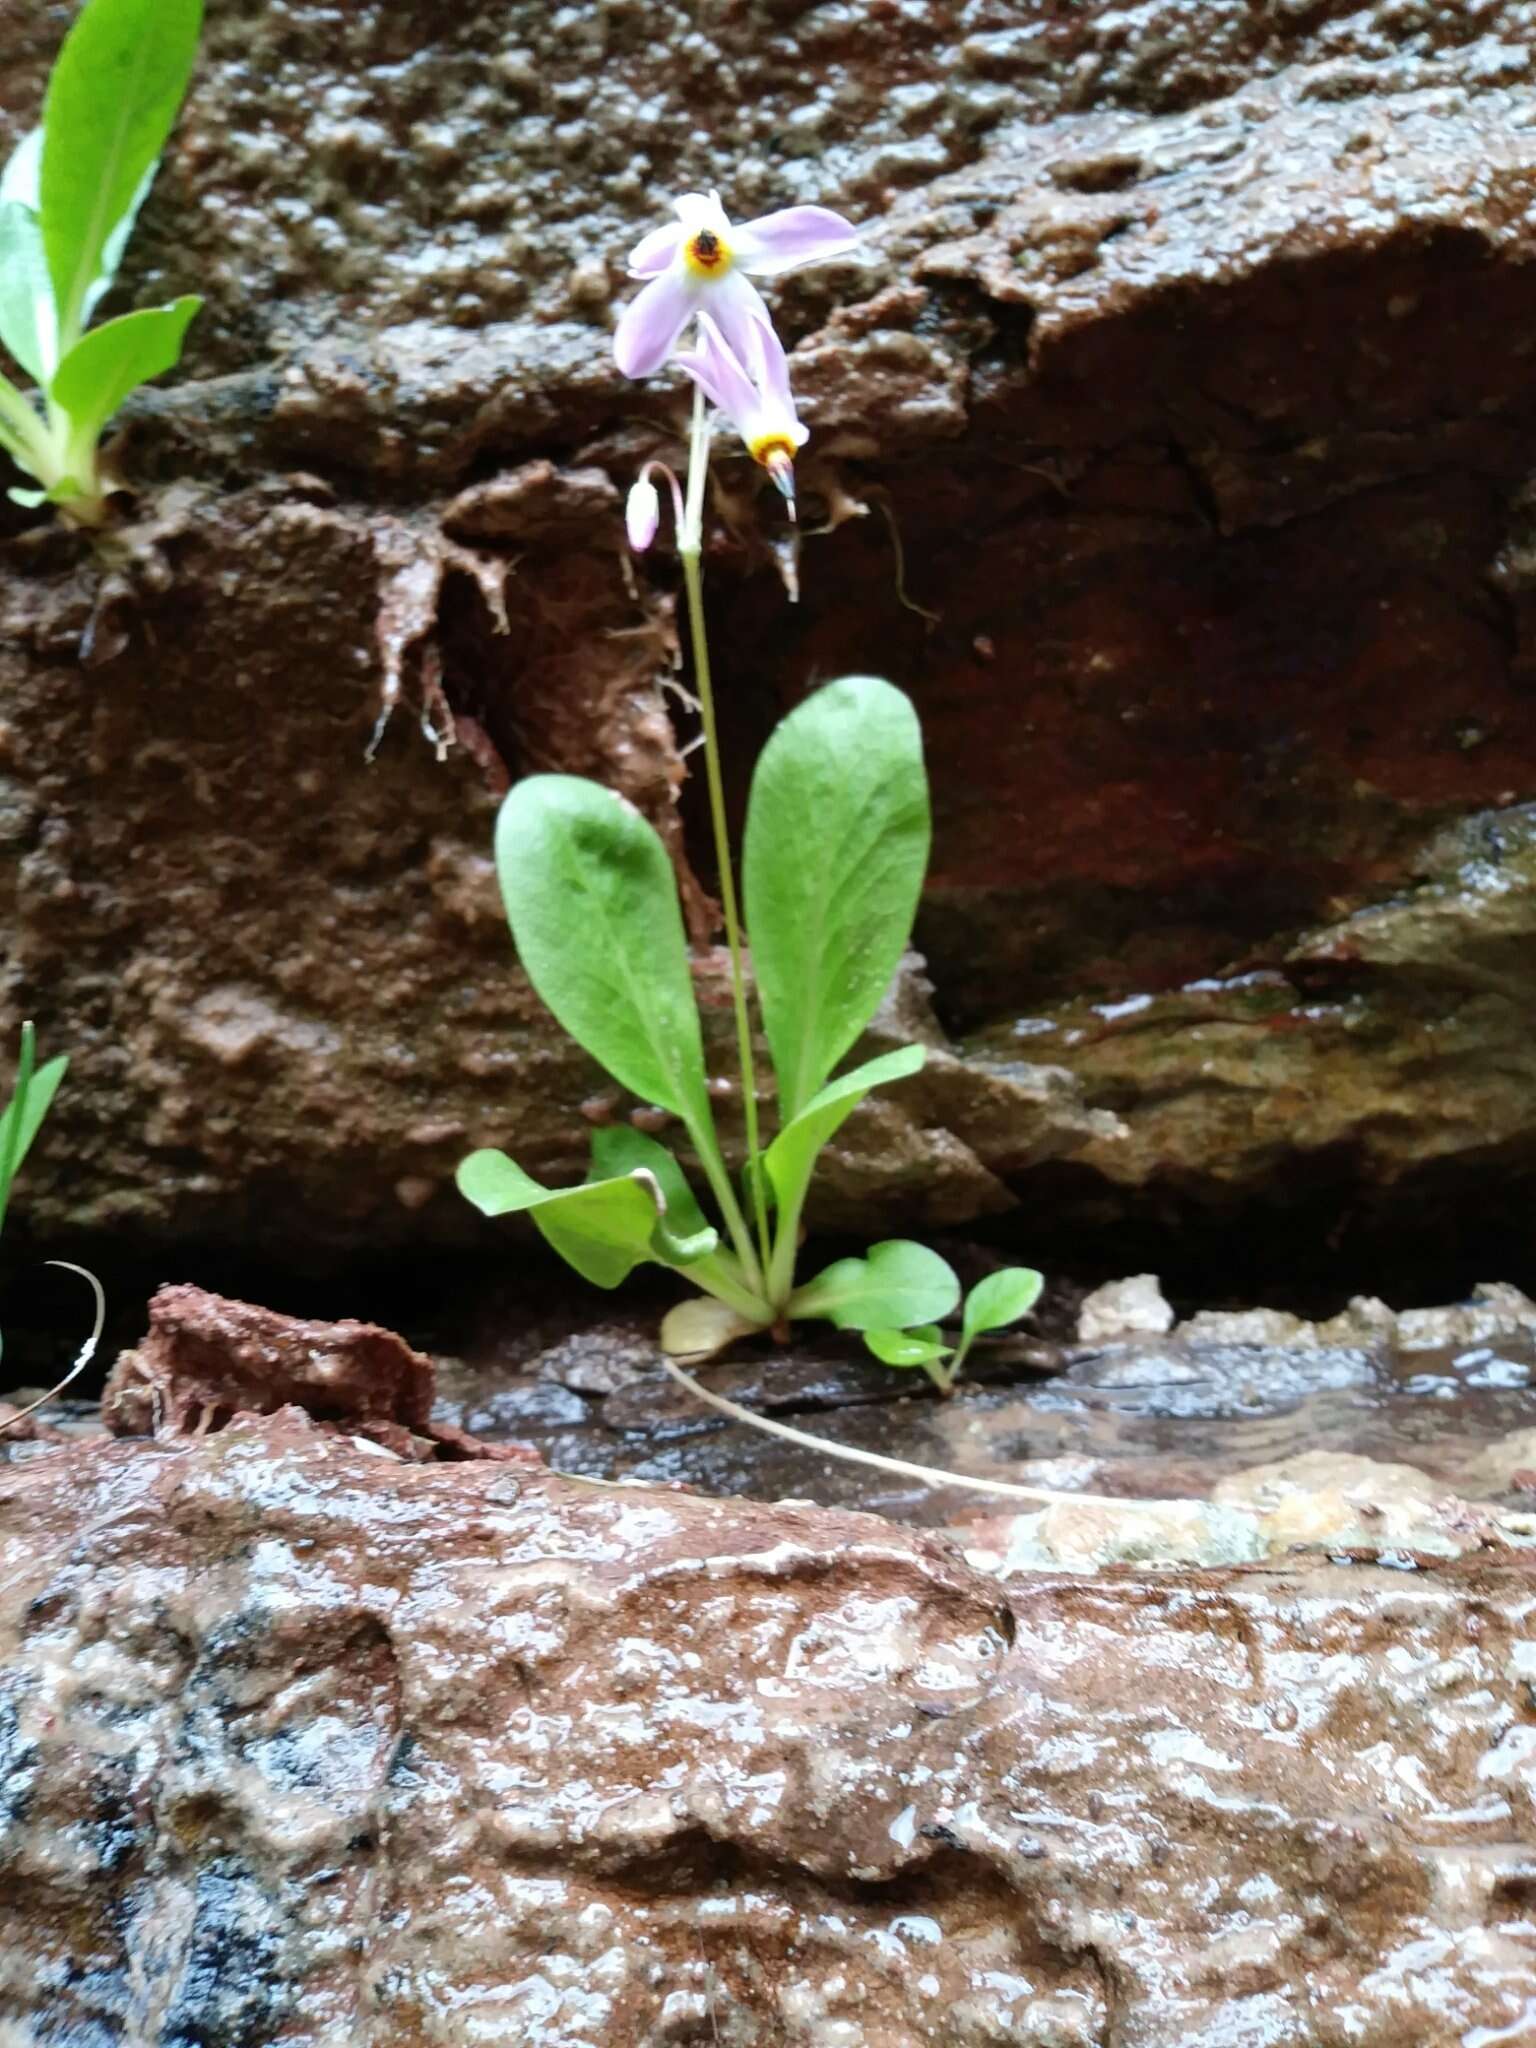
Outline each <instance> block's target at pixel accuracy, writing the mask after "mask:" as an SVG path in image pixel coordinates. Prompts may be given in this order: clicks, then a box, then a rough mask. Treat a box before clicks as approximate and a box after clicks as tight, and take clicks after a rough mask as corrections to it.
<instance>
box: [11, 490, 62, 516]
mask: <svg viewBox="0 0 1536 2048" xmlns="http://www.w3.org/2000/svg"><path fill="white" fill-rule="evenodd" d="M5 495H6V496H7V497H8V498H9V499H10V501H11V503H12V504H13V505H25V506H26V508H27V510H28V511H29V512H35V511H36V510H37V508H38V506H39V505H46V504H47V503H48V501H49V499H50V498H51V497H52V495H53V493H52V492H51V491H7V492H6V494H5Z"/></svg>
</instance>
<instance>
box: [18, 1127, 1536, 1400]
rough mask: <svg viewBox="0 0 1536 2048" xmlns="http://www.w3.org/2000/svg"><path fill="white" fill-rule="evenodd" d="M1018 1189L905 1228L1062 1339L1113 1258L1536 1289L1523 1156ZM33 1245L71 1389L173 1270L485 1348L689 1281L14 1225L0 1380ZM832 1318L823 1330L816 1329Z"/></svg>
mask: <svg viewBox="0 0 1536 2048" xmlns="http://www.w3.org/2000/svg"><path fill="white" fill-rule="evenodd" d="M1019 1192H1020V1196H1021V1199H1020V1202H1019V1205H1018V1206H1017V1207H1016V1208H1014V1209H1013V1210H1010V1211H1009V1212H1007V1213H1006V1214H1004V1215H1002V1216H999V1217H995V1218H992V1219H990V1220H988V1221H986V1222H981V1223H977V1224H973V1225H970V1226H968V1227H966V1228H965V1229H963V1230H958V1231H950V1232H942V1231H941V1232H933V1231H922V1230H913V1231H912V1233H911V1234H912V1235H914V1236H920V1237H922V1238H923V1239H924V1240H925V1241H927V1242H930V1243H932V1244H933V1245H934V1246H935V1247H936V1248H937V1249H939V1250H940V1251H942V1252H943V1253H944V1254H945V1256H946V1257H948V1258H949V1259H950V1260H951V1262H952V1263H953V1264H954V1265H955V1267H956V1270H957V1271H958V1272H959V1273H960V1275H961V1278H962V1280H963V1281H965V1282H966V1283H967V1284H970V1283H971V1282H973V1281H974V1280H975V1279H977V1278H979V1277H980V1275H981V1274H982V1273H983V1272H985V1271H986V1270H988V1269H989V1267H991V1266H992V1265H995V1264H997V1263H1000V1262H1009V1263H1019V1264H1026V1265H1032V1266H1036V1267H1038V1268H1039V1269H1040V1270H1041V1271H1043V1272H1044V1273H1045V1275H1046V1277H1047V1291H1046V1294H1045V1297H1044V1299H1043V1301H1042V1304H1041V1307H1040V1308H1039V1309H1038V1310H1037V1311H1036V1314H1035V1316H1034V1318H1033V1319H1032V1321H1031V1323H1030V1325H1029V1330H1030V1331H1031V1332H1035V1333H1039V1334H1041V1335H1043V1336H1046V1337H1049V1338H1050V1339H1052V1340H1055V1341H1070V1339H1071V1338H1072V1336H1073V1334H1074V1332H1075V1326H1076V1313H1077V1307H1078V1304H1079V1302H1080V1301H1081V1299H1082V1296H1083V1294H1084V1293H1085V1292H1086V1291H1087V1290H1089V1289H1090V1288H1093V1287H1095V1286H1098V1285H1099V1284H1101V1283H1102V1282H1104V1281H1106V1280H1113V1279H1119V1278H1122V1277H1123V1276H1124V1275H1126V1274H1129V1273H1139V1272H1149V1273H1156V1274H1157V1275H1158V1276H1159V1277H1160V1278H1161V1280H1162V1284H1163V1289H1164V1292H1165V1293H1166V1295H1167V1297H1168V1299H1169V1301H1170V1302H1171V1303H1172V1304H1173V1306H1174V1308H1175V1309H1176V1310H1177V1311H1178V1313H1179V1314H1180V1315H1181V1316H1185V1315H1191V1314H1193V1313H1195V1312H1196V1311H1197V1310H1199V1309H1202V1308H1250V1307H1268V1308H1278V1309H1286V1310H1290V1311H1291V1312H1293V1313H1296V1314H1300V1315H1305V1316H1309V1317H1318V1318H1320V1317H1324V1316H1329V1315H1332V1314H1335V1313H1337V1312H1338V1311H1339V1310H1341V1309H1342V1308H1344V1307H1345V1306H1346V1304H1347V1303H1348V1301H1349V1300H1350V1299H1351V1297H1353V1296H1355V1295H1362V1294H1364V1295H1377V1296H1379V1297H1380V1298H1381V1299H1383V1300H1384V1301H1386V1302H1387V1303H1388V1304H1389V1305H1390V1306H1391V1307H1393V1308H1395V1309H1405V1308H1425V1307H1434V1306H1438V1305H1440V1304H1443V1303H1449V1302H1456V1301H1461V1300H1464V1299H1466V1297H1467V1296H1468V1295H1469V1294H1470V1293H1471V1291H1472V1289H1473V1288H1474V1287H1475V1286H1476V1285H1477V1284H1478V1283H1479V1282H1481V1281H1493V1280H1503V1281H1508V1282H1510V1283H1512V1284H1513V1285H1515V1286H1517V1287H1519V1288H1521V1289H1523V1290H1524V1291H1525V1292H1526V1293H1527V1294H1530V1295H1532V1296H1533V1297H1536V1175H1533V1174H1531V1173H1529V1172H1526V1173H1516V1172H1511V1171H1508V1170H1507V1169H1506V1170H1501V1169H1500V1167H1499V1166H1498V1164H1497V1163H1496V1162H1495V1163H1492V1164H1487V1165H1485V1166H1484V1167H1483V1168H1482V1169H1481V1170H1479V1169H1476V1168H1472V1167H1467V1166H1458V1167H1447V1168H1444V1169H1441V1170H1439V1171H1437V1172H1435V1173H1432V1174H1431V1173H1425V1174H1420V1175H1417V1176H1414V1177H1413V1178H1412V1179H1411V1180H1409V1181H1405V1182H1404V1183H1402V1184H1401V1185H1400V1186H1398V1187H1396V1188H1393V1189H1386V1188H1377V1189H1374V1190H1370V1189H1363V1188H1362V1186H1361V1184H1360V1181H1359V1179H1358V1176H1357V1174H1356V1173H1355V1172H1354V1170H1353V1163H1352V1162H1351V1161H1350V1160H1348V1159H1346V1158H1344V1157H1330V1158H1326V1159H1318V1160H1312V1161H1305V1162H1297V1163H1295V1164H1294V1165H1293V1166H1292V1167H1291V1168H1290V1169H1289V1170H1288V1172H1287V1174H1286V1176H1285V1180H1284V1183H1283V1187H1282V1189H1281V1190H1280V1192H1278V1193H1277V1194H1276V1195H1275V1196H1274V1197H1273V1198H1272V1199H1269V1200H1267V1201H1264V1202H1259V1201H1252V1200H1250V1201H1247V1202H1243V1203H1234V1204H1226V1205H1219V1204H1217V1203H1216V1202H1214V1201H1212V1200H1210V1199H1209V1198H1206V1199H1202V1198H1201V1197H1200V1196H1198V1195H1197V1194H1196V1193H1195V1192H1193V1191H1191V1190H1187V1189H1185V1190H1176V1189H1172V1188H1153V1189H1148V1190H1142V1191H1139V1192H1138V1191H1128V1190H1125V1189H1120V1188H1115V1187H1113V1186H1112V1185H1111V1184H1109V1183H1108V1182H1106V1181H1105V1180H1103V1179H1102V1177H1100V1176H1098V1175H1096V1174H1093V1173H1091V1172H1089V1171H1088V1170H1087V1169H1086V1168H1083V1167H1080V1166H1074V1165H1073V1164H1072V1163H1071V1162H1069V1161H1068V1162H1062V1163H1058V1164H1056V1165H1051V1166H1045V1167H1041V1168H1037V1169H1036V1170H1035V1172H1034V1173H1033V1174H1032V1175H1031V1176H1030V1177H1029V1178H1028V1179H1027V1181H1025V1182H1023V1183H1022V1184H1021V1186H1020V1190H1019ZM865 1248H866V1247H864V1246H863V1245H862V1244H861V1243H859V1242H858V1241H856V1240H854V1239H850V1238H839V1237H818V1238H816V1239H814V1240H813V1241H812V1242H811V1243H810V1244H808V1245H807V1246H806V1248H805V1250H804V1251H803V1253H802V1255H801V1271H802V1273H804V1274H809V1273H812V1272H814V1271H816V1270H817V1268H818V1267H819V1266H821V1265H823V1264H825V1263H826V1262H827V1261H829V1260H831V1259H833V1258H838V1257H842V1256H844V1255H845V1254H848V1253H851V1252H856V1251H859V1250H862V1249H865ZM48 1258H64V1259H70V1260H72V1261H74V1262H75V1263H77V1264H80V1265H84V1266H88V1267H90V1268H91V1269H92V1270H93V1271H94V1272H96V1273H97V1274H98V1275H99V1277H100V1278H101V1280H102V1282H103V1284H104V1285H105V1287H106V1290H107V1298H108V1321H107V1329H106V1334H105V1337H104V1339H103V1342H102V1347H101V1351H100V1354H99V1357H98V1361H97V1364H96V1366H95V1367H93V1368H92V1372H91V1373H90V1374H89V1375H87V1376H85V1377H83V1378H82V1380H81V1382H80V1383H79V1384H78V1386H77V1389H76V1391H77V1392H85V1393H91V1392H95V1391H97V1390H99V1388H100V1385H101V1382H102V1379H103V1377H104V1374H105V1371H106V1370H107V1369H108V1368H110V1365H111V1363H112V1361H113V1360H114V1359H115V1358H116V1356H117V1353H118V1351H119V1350H120V1349H122V1348H124V1347H125V1346H128V1345H132V1344H134V1343H136V1342H137V1341H138V1340H139V1339H140V1338H141V1337H142V1336H143V1334H144V1332H145V1329H146V1327H147V1318H146V1310H147V1304H148V1301H149V1298H150V1296H151V1295H152V1294H153V1293H154V1291H155V1289H156V1288H157V1287H159V1286H161V1285H164V1284H166V1283H169V1282H180V1281H190V1282H193V1283H195V1284H196V1285H198V1286H201V1287H206V1288H209V1289H211V1290H213V1291H215V1292H217V1293H221V1294H225V1295H228V1296H231V1297H233V1298H235V1299H237V1300H243V1301H250V1302H254V1303H257V1304H259V1305H260V1306H262V1307H265V1308H271V1309H276V1310H278V1311H280V1312H281V1313H283V1314H287V1315H297V1316H307V1317H317V1318H321V1319H327V1320H329V1319H337V1318H343V1317H355V1318H357V1319H358V1320H360V1321H364V1322H374V1323H380V1324H382V1325H384V1326H385V1327H386V1328H389V1329H393V1330H396V1331H398V1332H399V1334H400V1335H401V1336H403V1337H404V1338H405V1339H406V1340H407V1341H408V1342H409V1343H411V1344H413V1345H415V1346H417V1347H418V1348H420V1349H423V1350H428V1351H433V1352H437V1353H440V1354H447V1355H454V1354H456V1353H458V1352H460V1351H461V1350H468V1349H470V1348H471V1347H472V1346H473V1347H476V1348H481V1347H483V1344H484V1340H485V1333H486V1329H487V1325H488V1323H494V1324H496V1325H497V1327H498V1328H501V1327H504V1330H505V1344H504V1346H503V1345H502V1344H501V1343H498V1347H497V1348H498V1351H503V1350H504V1353H505V1355H506V1356H507V1358H508V1370H509V1371H511V1370H514V1369H515V1365H516V1361H517V1359H518V1357H519V1356H520V1355H528V1354H530V1353H531V1352H533V1351H536V1350H538V1349H539V1348H541V1346H542V1345H544V1344H549V1343H553V1342H555V1341H558V1338H559V1337H560V1336H561V1335H563V1334H565V1333H568V1332H570V1331H573V1330H578V1329H583V1328H590V1327H592V1326H594V1325H597V1324H600V1323H603V1322H605V1321H609V1320H611V1319H614V1318H619V1319H622V1320H624V1321H634V1320H642V1321H643V1320H646V1319H649V1318H652V1317H654V1319H655V1321H656V1322H657V1323H658V1324H659V1323H660V1320H661V1317H662V1316H663V1315H664V1314H665V1312H666V1310H667V1308H668V1307H669V1306H670V1305H671V1304H672V1303H673V1302H674V1301H676V1300H678V1299H679V1298H680V1297H681V1296H682V1295H683V1294H684V1293H685V1292H686V1291H687V1289H686V1283H685V1282H684V1281H682V1280H681V1279H679V1278H674V1277H673V1276H671V1275H669V1274H667V1273H665V1272H663V1271H661V1270H660V1269H659V1268H657V1269H653V1270H647V1271H643V1272H637V1273H636V1274H635V1275H634V1276H633V1277H632V1278H631V1280H630V1281H629V1282H627V1283H626V1285H625V1286H624V1287H622V1288H620V1289H619V1290H617V1291H616V1292H614V1293H603V1292H600V1291H599V1290H597V1289H594V1288H589V1287H587V1286H585V1285H584V1284H583V1283H582V1282H581V1281H580V1280H578V1279H577V1278H576V1276H575V1275H574V1274H572V1273H570V1272H569V1271H568V1270H567V1269H566V1268H565V1267H564V1266H562V1265H561V1264H560V1263H559V1261H557V1260H556V1259H555V1258H554V1257H553V1256H552V1255H551V1254H550V1253H548V1252H547V1251H546V1250H545V1248H544V1247H543V1246H542V1245H541V1244H540V1243H539V1242H538V1240H537V1239H536V1238H535V1237H534V1236H533V1234H532V1232H531V1231H525V1230H521V1229H518V1228H516V1227H513V1226H509V1227H508V1229H507V1231H506V1238H505V1253H504V1255H503V1256H499V1257H495V1258H490V1259H488V1258H486V1257H485V1256H484V1254H483V1253H480V1252H476V1251H470V1250H466V1251H448V1252H445V1251H440V1250H430V1249H424V1250H423V1251H422V1252H421V1253H420V1254H419V1255H407V1256H402V1255H401V1253H400V1251H399V1250H398V1248H397V1249H393V1250H389V1251H382V1252H376V1253H361V1254H352V1255H341V1254H338V1253H336V1252H334V1251H328V1250H326V1249H325V1248H323V1247H317V1246H315V1245H313V1244H308V1243H305V1242H304V1241H303V1240H301V1239H298V1238H296V1239H295V1241H294V1243H293V1245H292V1247H291V1251H287V1252H276V1251H273V1250H254V1249H253V1250H252V1251H250V1252H248V1253H247V1252H243V1251H241V1250H239V1249H234V1248H231V1247H230V1246H228V1245H227V1244H226V1245H212V1244H210V1245H204V1246H199V1245H197V1244H191V1243H189V1244H184V1245H180V1246H176V1247H166V1246H158V1245H149V1244H143V1243H135V1242H134V1241H133V1240H132V1239H130V1238H127V1237H125V1236H123V1235H117V1236H113V1237H110V1238H108V1237H96V1236H89V1235H87V1236H82V1237H77V1238H75V1237H72V1238H69V1239H67V1240H65V1239H60V1240H57V1241H53V1242H50V1243H48V1244H46V1245H42V1244H30V1243H29V1242H28V1241H27V1239H26V1237H25V1235H24V1234H23V1232H22V1230H21V1229H20V1227H19V1219H18V1227H17V1228H16V1229H14V1230H12V1231H8V1232H7V1234H6V1237H5V1241H4V1245H3V1248H0V1304H3V1312H0V1330H3V1334H4V1357H3V1364H0V1387H4V1388H17V1387H30V1386H38V1385H44V1384H51V1383H52V1381H54V1380H56V1379H58V1378H60V1377H62V1375H63V1373H64V1372H65V1371H66V1370H67V1369H68V1367H69V1365H70V1364H71V1362H72V1361H73V1359H74V1356H75V1354H76V1351H77V1350H78V1348H79V1344H80V1342H81V1341H82V1340H83V1337H84V1335H85V1333H86V1330H87V1329H88V1327H89V1323H90V1302H89V1299H88V1296H87V1292H86V1289H85V1287H84V1285H83V1283H82V1282H81V1281H80V1280H78V1279H77V1278H76V1277H75V1276H74V1275H73V1274H70V1273H64V1272H59V1271H57V1270H54V1269H52V1268H49V1267H47V1266H46V1265H45V1264H44V1263H43V1261H44V1260H46V1259H48ZM830 1335H831V1333H830V1332H829V1333H828V1336H829V1338H830Z"/></svg>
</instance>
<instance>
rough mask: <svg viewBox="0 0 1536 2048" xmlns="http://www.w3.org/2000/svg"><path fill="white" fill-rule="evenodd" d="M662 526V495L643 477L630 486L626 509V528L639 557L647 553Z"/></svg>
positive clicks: (631, 544)
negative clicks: (659, 527) (658, 528)
mask: <svg viewBox="0 0 1536 2048" xmlns="http://www.w3.org/2000/svg"><path fill="white" fill-rule="evenodd" d="M660 524H661V498H660V495H659V494H658V492H657V489H656V486H655V485H654V484H653V483H652V482H651V480H650V478H649V477H645V476H643V477H641V478H640V479H639V481H638V482H636V483H632V484H631V485H630V487H629V500H628V502H627V503H626V505H625V507H624V528H625V531H626V532H627V533H628V535H629V544H630V546H631V547H632V548H633V549H634V551H635V553H636V554H637V555H643V554H644V553H645V551H646V549H647V548H648V547H649V546H650V544H651V542H652V541H653V540H654V539H655V538H656V528H657V527H658V526H659V525H660Z"/></svg>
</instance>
